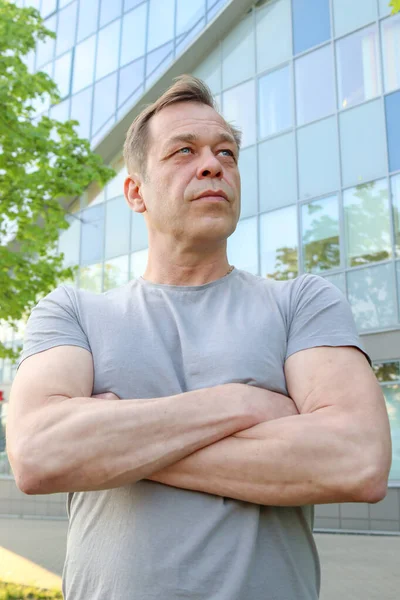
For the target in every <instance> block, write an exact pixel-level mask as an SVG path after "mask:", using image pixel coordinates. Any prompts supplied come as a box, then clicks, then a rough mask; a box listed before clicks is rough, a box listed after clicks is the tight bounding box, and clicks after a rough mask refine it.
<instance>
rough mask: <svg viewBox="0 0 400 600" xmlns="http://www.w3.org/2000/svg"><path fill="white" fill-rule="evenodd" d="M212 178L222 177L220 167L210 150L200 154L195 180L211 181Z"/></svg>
mask: <svg viewBox="0 0 400 600" xmlns="http://www.w3.org/2000/svg"><path fill="white" fill-rule="evenodd" d="M214 177H216V178H221V177H222V165H221V163H220V162H219V160H218V158H217V157H216V156H215V155H214V153H213V152H211V150H206V151H205V152H203V153H202V155H201V158H200V162H199V166H198V168H197V178H198V179H207V178H210V179H212V178H214Z"/></svg>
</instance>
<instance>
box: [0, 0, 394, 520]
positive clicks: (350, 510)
mask: <svg viewBox="0 0 400 600" xmlns="http://www.w3.org/2000/svg"><path fill="white" fill-rule="evenodd" d="M17 4H19V5H20V6H22V5H33V6H35V7H36V8H38V9H39V10H40V11H41V13H42V15H43V17H44V18H45V19H46V25H47V27H48V28H49V29H51V30H53V31H55V32H56V34H57V38H56V40H50V41H48V42H46V43H40V44H39V45H38V47H37V50H36V52H34V53H32V54H31V56H30V57H29V68H30V69H31V70H32V71H35V70H42V71H45V72H46V73H48V74H49V75H50V76H52V77H53V78H54V79H55V81H56V82H57V84H58V87H59V90H60V92H61V95H62V98H63V99H62V102H61V103H59V104H58V105H57V106H53V107H49V106H43V105H42V106H38V107H37V110H38V115H39V114H42V113H43V112H49V114H50V115H51V116H52V117H54V118H57V119H59V120H64V119H68V118H73V119H77V120H78V121H80V125H79V132H80V134H81V135H82V136H85V137H88V138H89V139H90V140H91V145H92V147H93V148H94V149H96V151H98V152H99V153H100V154H101V155H102V156H103V158H104V159H105V161H106V162H107V163H109V164H111V165H112V166H113V167H114V168H115V169H116V171H117V176H116V177H115V178H114V179H113V180H112V181H111V182H110V183H108V185H107V186H106V187H105V188H104V189H102V190H101V189H99V188H97V187H96V186H95V185H92V186H91V187H90V188H88V190H87V192H86V193H85V194H84V195H83V197H82V198H80V200H79V201H78V202H76V201H75V202H74V203H73V204H72V205H71V206H69V207H68V212H69V217H68V218H69V221H70V224H71V225H70V228H69V229H68V230H66V231H63V232H62V233H61V235H60V239H59V252H63V253H64V256H65V265H66V266H70V265H71V266H72V265H79V271H78V274H77V278H76V280H75V281H73V282H70V283H71V284H72V285H75V286H77V287H80V288H85V289H88V290H92V291H94V292H97V293H101V292H103V291H106V290H108V289H110V288H113V287H115V286H119V285H122V284H124V283H126V282H127V281H128V280H129V279H131V278H134V277H137V276H139V275H141V274H142V273H143V272H144V270H145V267H146V261H147V247H148V239H147V231H146V227H145V222H144V219H143V216H142V215H141V214H137V213H134V212H133V211H131V210H130V209H129V208H128V205H127V203H126V201H125V199H124V197H123V195H122V185H123V180H124V178H125V176H126V171H125V168H124V165H123V160H122V145H123V141H124V137H125V134H126V131H127V129H128V127H129V125H130V123H131V122H132V120H133V118H134V117H135V116H136V115H137V114H138V113H139V112H140V110H141V107H142V106H143V104H147V103H149V102H152V101H154V100H155V99H156V98H157V97H158V96H159V95H160V94H161V93H162V92H163V91H164V90H165V89H166V88H167V87H168V85H169V84H171V83H172V80H173V78H174V77H175V76H176V75H179V74H181V73H193V74H194V75H197V76H198V77H200V78H202V79H203V80H204V81H205V82H206V83H207V84H208V85H209V86H210V88H211V90H212V92H213V93H214V95H215V98H216V101H217V103H218V106H219V107H220V110H221V112H222V114H223V115H224V116H225V118H226V119H227V120H228V121H230V122H232V123H234V124H236V125H238V126H240V127H241V128H242V131H243V146H242V151H241V155H240V161H239V166H240V170H241V175H242V211H241V218H240V221H239V224H238V227H237V229H236V231H235V233H234V234H233V235H232V236H231V237H230V238H229V240H228V258H229V262H230V264H234V265H235V266H236V267H238V268H240V269H245V270H247V271H249V272H251V273H254V274H258V275H261V276H265V277H271V278H275V279H288V278H293V277H296V276H297V275H299V274H301V273H304V272H310V273H316V274H318V275H320V276H322V277H325V278H326V279H329V280H330V281H331V282H332V283H333V284H335V285H336V286H337V287H338V288H339V289H340V290H341V291H342V292H343V293H344V294H345V295H346V297H347V299H348V301H349V303H350V305H351V307H352V310H353V314H354V318H355V321H356V324H357V327H358V329H359V332H360V334H361V337H362V339H363V342H364V344H365V346H366V349H367V351H368V353H369V354H370V356H371V358H372V360H373V362H374V368H375V372H376V375H377V377H378V380H379V381H380V383H381V386H382V390H383V393H384V395H385V399H386V403H387V407H388V412H389V417H390V421H391V428H392V439H393V465H392V470H391V474H390V488H389V493H388V496H387V497H386V499H385V500H384V501H382V502H380V503H378V504H376V505H364V504H341V505H324V506H320V507H317V512H316V514H317V519H316V526H317V527H319V528H322V529H324V528H327V529H344V530H357V531H360V530H364V531H370V530H373V531H400V220H399V210H400V141H399V140H400V14H398V15H396V16H391V15H390V11H391V9H390V7H389V0H353V1H352V2H351V3H350V2H347V1H346V0H260V1H259V2H254V0H253V1H247V0H217V1H216V0H114V1H113V2H110V1H109V0H72V1H71V0H29V1H28V0H21V1H19V2H17ZM0 335H1V336H2V337H1V340H2V341H3V342H5V343H6V345H9V346H11V345H14V346H17V345H19V344H21V341H22V338H23V324H21V328H20V330H19V331H18V332H16V333H12V332H11V331H9V330H8V329H5V328H3V330H2V331H0ZM14 373H15V365H12V364H10V362H9V361H3V364H2V363H1V361H0V389H2V390H4V393H5V397H6V398H7V394H8V392H9V387H10V384H11V381H12V378H13V375H14ZM355 385H356V382H355ZM0 464H1V463H0ZM4 469H5V467H3V470H4ZM0 512H1V511H0Z"/></svg>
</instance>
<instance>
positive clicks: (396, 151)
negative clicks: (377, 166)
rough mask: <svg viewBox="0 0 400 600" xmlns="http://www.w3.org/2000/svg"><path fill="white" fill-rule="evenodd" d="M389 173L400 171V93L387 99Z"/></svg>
mask: <svg viewBox="0 0 400 600" xmlns="http://www.w3.org/2000/svg"><path fill="white" fill-rule="evenodd" d="M385 107H386V126H387V138H388V148H389V171H399V170H400V144H399V140H400V92H395V93H394V94H390V95H389V96H386V97H385Z"/></svg>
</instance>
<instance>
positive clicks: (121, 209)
mask: <svg viewBox="0 0 400 600" xmlns="http://www.w3.org/2000/svg"><path fill="white" fill-rule="evenodd" d="M106 207H107V211H106V254H105V258H113V257H114V256H120V255H121V254H127V253H128V252H129V229H130V216H131V210H130V209H129V207H128V205H127V203H126V200H125V198H124V197H120V198H115V200H109V201H108V202H107V204H106Z"/></svg>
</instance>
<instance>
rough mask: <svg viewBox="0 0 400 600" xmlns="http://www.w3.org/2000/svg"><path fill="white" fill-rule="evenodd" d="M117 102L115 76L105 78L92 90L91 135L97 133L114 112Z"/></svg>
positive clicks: (114, 74)
mask: <svg viewBox="0 0 400 600" xmlns="http://www.w3.org/2000/svg"><path fill="white" fill-rule="evenodd" d="M116 100H117V74H116V73H113V74H112V75H110V76H109V77H105V78H104V79H102V80H101V81H99V82H98V83H96V87H95V89H94V106H93V125H92V135H93V134H95V133H97V132H98V131H99V129H100V127H102V125H104V124H105V123H106V122H107V121H108V120H109V119H110V117H112V115H113V114H114V112H115V105H116Z"/></svg>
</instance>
